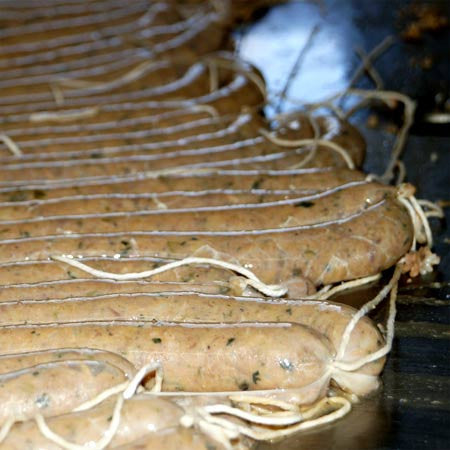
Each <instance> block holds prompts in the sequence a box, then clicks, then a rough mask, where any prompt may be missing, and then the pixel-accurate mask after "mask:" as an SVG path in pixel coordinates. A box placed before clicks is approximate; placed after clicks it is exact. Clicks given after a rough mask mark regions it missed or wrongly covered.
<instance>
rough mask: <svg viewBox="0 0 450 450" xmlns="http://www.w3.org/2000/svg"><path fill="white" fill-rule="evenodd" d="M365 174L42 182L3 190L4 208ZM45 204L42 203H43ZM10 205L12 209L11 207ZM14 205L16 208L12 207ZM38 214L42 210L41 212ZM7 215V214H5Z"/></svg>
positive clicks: (320, 186)
mask: <svg viewBox="0 0 450 450" xmlns="http://www.w3.org/2000/svg"><path fill="white" fill-rule="evenodd" d="M364 177H365V175H364V174H363V173H362V172H358V171H354V170H349V169H342V168H341V169H339V168H336V169H331V168H324V169H309V170H288V171H285V172H272V171H247V172H246V171H214V173H213V174H211V173H206V174H202V173H198V174H196V175H189V174H172V175H167V176H159V177H155V178H149V177H147V179H145V178H144V179H141V178H140V177H137V176H136V177H126V178H124V179H120V178H118V179H109V180H104V181H102V182H97V183H85V184H82V185H77V183H76V182H73V183H71V184H70V185H68V186H64V185H63V186H58V185H56V186H52V185H41V186H35V187H32V188H30V187H29V186H21V187H18V188H9V189H8V188H4V189H0V200H1V202H2V204H1V205H0V206H1V210H3V208H6V209H7V212H5V214H7V213H8V212H11V213H12V214H14V211H15V208H14V207H16V208H17V209H18V210H20V209H22V208H33V209H34V207H36V208H45V207H46V206H48V205H50V204H51V203H49V201H56V199H60V203H59V205H60V207H62V208H63V207H64V206H63V205H64V202H65V201H66V199H69V200H68V203H69V204H70V203H71V202H72V201H74V200H72V199H75V198H77V196H80V197H82V198H84V201H85V202H86V203H87V204H89V203H90V202H91V201H92V200H91V196H94V195H103V196H105V197H106V198H107V199H109V201H112V200H113V199H111V198H109V197H108V196H114V195H116V196H117V195H126V194H164V193H167V192H174V193H176V192H200V193H201V192H204V191H226V190H229V189H233V190H237V191H255V190H260V189H262V190H271V191H276V190H277V189H281V190H289V189H292V190H294V191H296V190H297V191H303V194H304V195H307V194H314V193H318V192H321V191H323V190H326V189H331V188H334V187H337V186H339V185H342V184H346V183H349V182H351V181H361V180H363V179H364ZM41 205H42V206H41ZM8 208H11V209H12V210H9V209H8ZM13 208H14V209H13ZM37 213H39V210H38V212H37ZM2 217H3V218H6V217H8V216H6V217H5V216H3V213H2Z"/></svg>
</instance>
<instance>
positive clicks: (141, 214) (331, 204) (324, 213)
mask: <svg viewBox="0 0 450 450" xmlns="http://www.w3.org/2000/svg"><path fill="white" fill-rule="evenodd" d="M393 194H394V195H395V190H394V189H392V188H390V187H386V186H382V185H378V184H375V183H367V182H357V183H350V184H348V185H342V186H339V187H337V188H334V189H331V190H329V191H324V192H321V193H319V194H316V195H309V196H300V197H298V196H297V197H295V196H292V197H294V198H290V199H286V200H284V199H282V200H278V201H275V202H271V201H267V200H266V198H265V195H260V196H259V198H257V201H256V202H255V203H238V202H236V204H231V205H230V204H227V203H226V201H222V202H219V205H218V206H209V204H208V203H207V200H208V198H205V199H204V201H203V204H202V207H193V208H189V207H182V208H179V209H173V210H171V209H156V210H153V211H148V210H145V209H144V210H140V209H137V211H135V212H133V213H131V212H124V213H120V212H119V211H113V212H111V213H109V212H107V213H103V214H98V213H94V214H85V212H84V207H83V205H82V204H80V205H79V209H78V210H76V209H72V211H71V214H69V215H62V216H52V215H51V214H47V213H46V211H45V210H43V211H42V212H43V215H42V216H38V217H36V218H31V219H27V220H18V221H14V220H13V221H9V220H8V221H2V222H0V224H1V225H2V226H3V227H5V228H6V227H7V226H11V228H10V229H9V230H6V229H5V228H3V230H2V231H3V232H2V237H3V239H13V238H17V237H20V236H27V237H37V236H48V235H56V234H58V232H60V230H63V232H66V233H67V232H68V231H69V232H70V233H74V234H88V233H92V232H95V231H96V232H104V233H110V232H114V231H124V230H128V231H130V232H132V231H147V230H159V231H162V232H164V231H171V232H173V231H194V230H196V231H199V232H204V231H211V232H214V231H227V230H230V229H233V230H236V231H242V230H255V231H257V230H259V229H261V228H262V227H264V228H270V229H278V228H282V227H289V226H291V227H292V226H302V225H311V224H317V223H319V224H320V223H325V222H331V221H333V220H336V219H338V218H340V217H346V216H351V215H354V214H355V213H358V212H359V211H361V210H363V209H364V207H365V205H371V204H376V203H377V202H380V201H381V200H382V199H383V198H385V197H387V196H392V195H393ZM225 199H226V197H225ZM225 199H224V200H225ZM162 201H163V200H162ZM32 224H39V226H38V227H33V225H32ZM231 227H232V228H231Z"/></svg>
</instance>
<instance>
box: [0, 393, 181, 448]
mask: <svg viewBox="0 0 450 450" xmlns="http://www.w3.org/2000/svg"><path fill="white" fill-rule="evenodd" d="M115 402H116V398H115V397H113V398H111V399H109V400H106V401H104V402H103V403H101V404H99V405H97V406H94V407H93V408H91V409H88V410H85V411H80V412H72V413H68V414H64V415H59V416H57V417H52V418H49V419H47V425H48V426H49V427H50V429H51V430H53V431H54V432H55V433H57V434H59V435H60V436H62V437H63V438H64V439H66V440H68V441H70V442H73V443H76V444H79V445H82V444H84V443H86V442H89V441H97V440H99V439H100V438H101V437H102V435H103V433H104V432H105V430H106V429H107V428H108V427H109V425H110V423H111V415H112V413H113V409H114V405H115ZM183 414H184V412H183V409H182V408H180V407H179V406H177V405H176V404H175V403H173V402H170V401H168V400H164V399H161V398H157V397H148V396H147V397H146V396H142V395H137V396H135V397H133V398H131V399H130V400H127V401H125V402H124V405H123V408H122V413H121V420H120V424H119V428H118V429H117V433H116V434H115V435H114V438H113V440H112V441H111V443H110V445H109V446H108V448H116V447H119V446H122V445H126V444H127V443H131V442H133V441H136V440H138V439H142V438H144V437H148V438H150V436H151V435H153V434H157V433H159V432H160V431H162V430H164V429H166V428H172V427H176V426H177V425H178V424H179V420H180V418H181V417H182V415H183ZM1 448H2V450H3V449H4V450H13V449H14V450H16V449H17V450H23V449H30V450H31V449H33V450H56V449H58V450H59V449H60V448H61V447H60V446H59V445H57V444H55V443H53V442H52V441H49V440H48V439H47V438H45V437H44V436H43V435H42V434H41V432H40V431H39V429H38V427H37V425H36V422H34V421H31V420H30V421H27V422H23V423H18V424H16V425H14V426H13V427H12V429H11V430H10V432H9V434H8V436H7V437H6V439H5V440H4V441H3V442H2V444H1Z"/></svg>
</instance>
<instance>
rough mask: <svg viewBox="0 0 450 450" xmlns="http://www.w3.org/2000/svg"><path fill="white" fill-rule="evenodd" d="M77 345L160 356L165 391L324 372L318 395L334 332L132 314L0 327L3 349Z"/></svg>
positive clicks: (274, 381) (276, 384) (279, 382)
mask: <svg viewBox="0 0 450 450" xmlns="http://www.w3.org/2000/svg"><path fill="white" fill-rule="evenodd" d="M294 342H295V345H293V343H294ZM269 343H270V345H268V344H269ZM77 345H78V346H81V347H86V346H92V345H95V347H96V348H98V349H102V350H107V351H112V352H114V353H118V354H119V355H121V356H123V357H125V358H126V359H128V360H130V361H131V362H132V363H133V364H134V365H135V366H136V368H140V367H143V366H144V365H146V364H149V363H152V362H160V363H161V365H162V367H163V370H164V380H163V390H165V391H194V392H202V391H237V390H267V389H290V388H291V389H295V388H304V387H307V386H310V385H312V384H313V383H315V382H317V381H318V380H319V379H320V380H323V383H322V385H320V386H319V385H314V386H313V387H312V388H311V392H309V396H310V398H312V399H315V398H317V396H319V395H320V394H322V393H323V389H324V386H326V384H327V381H328V379H329V375H328V373H329V367H330V363H331V359H332V356H331V355H332V351H331V349H330V344H329V342H328V341H327V339H326V338H325V337H323V336H322V335H321V334H319V333H317V332H316V331H314V330H312V329H310V328H308V327H305V326H303V325H298V324H287V323H285V324H283V323H277V324H275V323H261V322H259V323H241V324H187V323H184V324H168V323H161V324H153V325H152V324H149V323H144V322H142V323H140V322H136V321H132V322H90V323H89V322H83V323H78V324H53V325H46V326H13V327H0V353H3V354H8V353H12V352H26V351H37V350H43V349H51V348H55V347H61V346H66V347H74V346H77Z"/></svg>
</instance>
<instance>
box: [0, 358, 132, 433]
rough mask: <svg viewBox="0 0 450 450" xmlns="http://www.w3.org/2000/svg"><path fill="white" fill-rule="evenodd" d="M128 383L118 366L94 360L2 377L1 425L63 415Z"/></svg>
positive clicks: (29, 369)
mask: <svg viewBox="0 0 450 450" xmlns="http://www.w3.org/2000/svg"><path fill="white" fill-rule="evenodd" d="M126 380H127V377H126V375H125V374H124V373H123V372H122V371H121V370H120V369H118V368H117V367H115V366H112V365H109V364H107V363H105V362H103V361H95V360H75V361H68V360H66V361H54V362H47V363H43V364H37V365H35V366H31V367H27V368H24V369H21V370H16V371H14V372H8V373H4V374H1V375H0V424H2V423H4V422H5V421H6V420H8V419H11V418H14V419H15V420H18V421H22V420H28V419H31V418H33V417H34V416H35V415H36V414H37V413H40V414H42V415H43V416H46V417H50V416H56V415H59V414H64V413H66V412H69V411H72V410H73V409H74V408H76V407H77V406H79V405H81V404H82V403H84V402H86V401H88V400H90V399H91V398H93V397H96V396H97V395H99V394H100V393H101V392H103V391H105V390H107V389H109V388H112V387H114V386H117V385H118V384H120V383H123V382H125V381H126Z"/></svg>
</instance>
